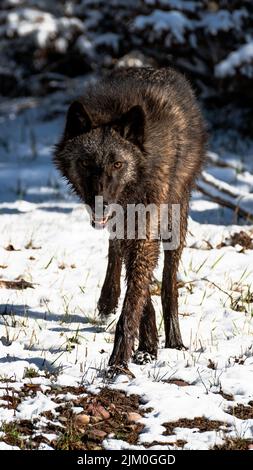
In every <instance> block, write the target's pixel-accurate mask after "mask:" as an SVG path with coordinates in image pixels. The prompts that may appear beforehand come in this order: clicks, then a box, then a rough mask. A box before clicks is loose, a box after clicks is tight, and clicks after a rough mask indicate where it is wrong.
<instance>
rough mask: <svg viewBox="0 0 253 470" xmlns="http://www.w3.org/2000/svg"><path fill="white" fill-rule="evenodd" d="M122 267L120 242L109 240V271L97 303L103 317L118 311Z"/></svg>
mask: <svg viewBox="0 0 253 470" xmlns="http://www.w3.org/2000/svg"><path fill="white" fill-rule="evenodd" d="M121 267H122V258H121V252H120V245H119V242H118V241H117V240H109V249H108V264H107V271H106V276H105V280H104V284H103V287H102V290H101V294H100V298H99V301H98V305H97V307H98V312H99V315H101V317H108V316H109V315H110V314H112V313H116V310H117V306H118V300H119V296H120V275H121Z"/></svg>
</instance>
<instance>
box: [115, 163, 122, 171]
mask: <svg viewBox="0 0 253 470" xmlns="http://www.w3.org/2000/svg"><path fill="white" fill-rule="evenodd" d="M121 167H122V162H115V163H114V164H113V168H115V170H119V169H120V168H121Z"/></svg>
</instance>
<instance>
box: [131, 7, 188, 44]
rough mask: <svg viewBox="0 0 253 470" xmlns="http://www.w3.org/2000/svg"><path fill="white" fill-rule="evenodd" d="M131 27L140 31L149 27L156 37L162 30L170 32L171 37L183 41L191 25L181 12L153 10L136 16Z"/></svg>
mask: <svg viewBox="0 0 253 470" xmlns="http://www.w3.org/2000/svg"><path fill="white" fill-rule="evenodd" d="M133 27H134V28H135V29H137V30H140V31H142V30H144V29H145V28H147V27H151V29H152V30H153V31H154V33H155V34H156V35H157V37H160V36H161V34H162V33H164V32H170V34H171V36H172V38H174V39H175V40H176V41H177V42H179V43H184V40H185V38H184V35H185V32H186V31H187V30H190V29H191V27H192V26H191V22H190V21H189V20H188V19H187V18H186V16H185V15H184V14H183V13H181V12H178V11H168V12H167V11H161V10H154V11H153V12H152V13H150V15H146V16H144V15H140V16H137V17H136V18H135V20H134V23H133Z"/></svg>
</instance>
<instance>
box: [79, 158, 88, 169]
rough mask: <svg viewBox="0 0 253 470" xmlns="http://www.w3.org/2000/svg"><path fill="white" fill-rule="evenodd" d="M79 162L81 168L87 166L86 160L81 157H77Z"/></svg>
mask: <svg viewBox="0 0 253 470" xmlns="http://www.w3.org/2000/svg"><path fill="white" fill-rule="evenodd" d="M79 164H80V166H81V167H82V168H87V162H86V161H85V160H82V159H81V158H80V159H79Z"/></svg>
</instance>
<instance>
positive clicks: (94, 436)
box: [0, 384, 143, 450]
mask: <svg viewBox="0 0 253 470" xmlns="http://www.w3.org/2000/svg"><path fill="white" fill-rule="evenodd" d="M37 387H38V386H37V385H35V386H33V384H27V385H26V386H25V387H24V388H23V389H22V390H23V391H24V392H25V394H26V395H27V394H29V395H31V394H34V395H35V394H36V392H37V391H38V388H37ZM67 392H69V393H72V394H73V395H74V396H75V397H73V399H72V400H69V401H66V402H64V403H62V401H63V400H62V398H61V405H59V406H58V407H57V408H56V410H55V411H56V413H57V414H56V415H55V414H54V413H53V412H51V411H48V412H45V413H43V414H42V416H44V417H45V418H47V420H48V423H46V424H44V423H43V425H42V426H41V428H40V431H41V435H37V436H36V437H32V436H33V434H34V432H35V431H38V429H39V428H38V423H39V421H40V420H39V419H37V420H35V421H33V422H30V421H24V420H23V421H14V422H11V423H6V424H5V423H4V424H3V426H2V428H1V429H0V430H1V431H3V432H4V433H5V435H4V436H3V438H2V440H3V441H4V442H6V443H7V444H10V445H16V446H19V447H20V448H22V449H31V448H32V449H36V448H38V446H39V444H40V443H42V442H43V443H47V444H49V445H51V446H52V447H53V448H54V449H57V450H99V449H102V442H103V440H104V439H105V438H106V437H107V436H108V435H111V436H113V437H114V438H115V439H122V440H124V441H126V442H128V443H130V444H137V442H138V439H139V434H140V432H141V431H142V429H143V424H141V423H139V422H138V421H134V422H133V421H130V419H129V413H137V414H138V415H139V416H143V411H142V410H140V398H139V397H138V396H137V395H130V396H129V397H128V396H126V395H125V394H124V393H123V392H120V391H117V390H110V389H107V388H104V389H103V390H101V391H100V392H99V393H98V394H97V395H92V394H90V393H87V390H85V388H84V387H77V388H75V387H62V388H60V389H59V390H51V391H50V392H47V395H48V396H50V397H51V398H52V399H53V400H54V397H55V401H56V402H57V395H59V394H62V393H67ZM84 393H87V395H86V396H85V397H82V396H80V395H81V394H84ZM19 402H20V400H17V398H16V397H13V398H12V395H7V396H6V404H7V406H9V407H11V408H16V407H17V404H19ZM74 406H78V407H82V408H83V411H82V413H81V414H82V415H84V416H85V418H86V421H87V422H86V423H85V424H81V425H80V422H78V420H77V416H78V415H76V414H75V413H74V412H73V407H74ZM59 423H61V426H59ZM52 432H53V433H55V434H57V436H58V438H57V439H56V440H55V441H52V442H49V441H48V440H47V439H46V437H43V436H42V433H52Z"/></svg>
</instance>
